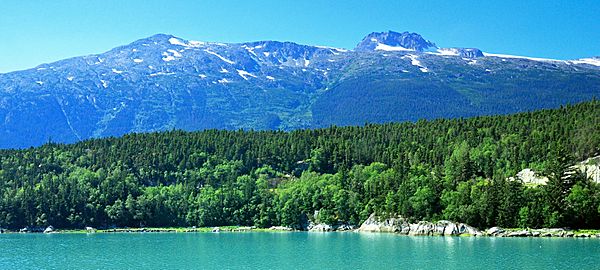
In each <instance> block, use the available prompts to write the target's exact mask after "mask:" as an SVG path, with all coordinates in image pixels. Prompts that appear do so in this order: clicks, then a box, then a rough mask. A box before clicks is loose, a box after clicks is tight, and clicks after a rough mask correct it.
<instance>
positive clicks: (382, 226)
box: [358, 214, 409, 232]
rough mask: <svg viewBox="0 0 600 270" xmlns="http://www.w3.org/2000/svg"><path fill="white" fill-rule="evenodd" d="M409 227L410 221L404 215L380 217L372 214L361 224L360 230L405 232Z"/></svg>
mask: <svg viewBox="0 0 600 270" xmlns="http://www.w3.org/2000/svg"><path fill="white" fill-rule="evenodd" d="M407 227H409V224H408V222H407V221H406V220H405V219H404V218H402V217H391V218H387V219H380V218H379V217H377V216H375V214H371V216H369V218H368V219H367V220H365V222H363V224H361V225H360V228H358V231H361V232H403V231H405V230H406V229H404V228H407Z"/></svg>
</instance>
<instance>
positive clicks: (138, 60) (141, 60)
mask: <svg viewBox="0 0 600 270" xmlns="http://www.w3.org/2000/svg"><path fill="white" fill-rule="evenodd" d="M133 62H134V63H138V64H139V63H141V62H144V59H139V58H135V59H133Z"/></svg>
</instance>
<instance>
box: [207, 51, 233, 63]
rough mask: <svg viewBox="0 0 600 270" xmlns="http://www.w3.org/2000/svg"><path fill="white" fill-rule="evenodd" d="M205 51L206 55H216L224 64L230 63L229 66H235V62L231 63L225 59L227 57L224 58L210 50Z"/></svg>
mask: <svg viewBox="0 0 600 270" xmlns="http://www.w3.org/2000/svg"><path fill="white" fill-rule="evenodd" d="M204 51H205V52H206V53H209V54H212V55H214V56H216V57H218V58H219V59H221V60H223V62H225V63H228V64H230V65H233V64H235V62H233V61H231V60H229V59H227V58H225V57H223V56H221V55H219V54H218V53H216V52H213V51H211V50H209V49H205V50H204Z"/></svg>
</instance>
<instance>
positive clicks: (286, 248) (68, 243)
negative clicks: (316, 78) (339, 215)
mask: <svg viewBox="0 0 600 270" xmlns="http://www.w3.org/2000/svg"><path fill="white" fill-rule="evenodd" d="M0 269H600V239H555V238H474V237H409V236H400V235H394V234H377V233H351V232H348V233H309V232H273V233H270V232H253V233H250V232H246V233H115V234H110V233H102V234H101V233H99V234H87V235H86V234H51V235H44V234H3V235H0Z"/></svg>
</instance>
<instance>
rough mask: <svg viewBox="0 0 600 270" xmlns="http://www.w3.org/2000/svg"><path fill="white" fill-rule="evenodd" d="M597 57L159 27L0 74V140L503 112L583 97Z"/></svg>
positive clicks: (415, 37) (394, 39)
mask: <svg viewBox="0 0 600 270" xmlns="http://www.w3.org/2000/svg"><path fill="white" fill-rule="evenodd" d="M599 93H600V59H599V58H586V59H579V60H568V61H563V60H551V59H538V58H527V57H519V56H510V55H500V54H487V53H483V52H482V51H481V50H479V49H475V48H442V47H438V46H437V45H436V44H435V43H433V42H430V41H428V40H426V39H424V38H423V37H421V36H420V35H419V34H416V33H408V32H404V33H396V32H392V31H389V32H384V33H372V34H369V35H368V36H367V37H365V38H364V39H363V40H362V41H361V42H360V43H359V44H358V46H357V47H356V48H355V49H353V50H346V49H339V48H331V47H323V46H306V45H299V44H296V43H292V42H278V41H259V42H249V43H228V44H224V43H213V42H199V41H188V40H184V39H181V38H178V37H175V36H172V35H164V34H159V35H155V36H152V37H149V38H145V39H141V40H138V41H135V42H133V43H131V44H129V45H125V46H121V47H117V48H115V49H113V50H110V51H108V52H105V53H102V54H97V55H89V56H83V57H75V58H71V59H66V60H62V61H58V62H55V63H50V64H43V65H40V66H38V67H36V68H33V69H29V70H24V71H17V72H11V73H5V74H0V119H1V120H0V147H1V148H20V147H29V146H35V145H40V144H43V143H45V142H47V141H50V140H51V141H54V142H74V141H79V140H83V139H88V138H97V137H107V136H120V135H123V134H126V133H130V132H151V131H160V130H170V129H184V130H202V129H212V128H216V129H259V130H261V129H282V130H294V129H302V128H317V127H325V126H329V125H362V124H364V123H367V122H374V123H381V122H392V121H415V120H418V119H422V118H425V119H433V118H457V117H469V116H477V115H494V114H507V113H515V112H522V111H530V110H536V109H542V108H554V107H558V106H560V105H564V104H567V103H575V102H580V101H584V100H590V99H592V98H593V97H596V96H598V94H599Z"/></svg>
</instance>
